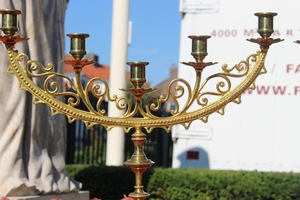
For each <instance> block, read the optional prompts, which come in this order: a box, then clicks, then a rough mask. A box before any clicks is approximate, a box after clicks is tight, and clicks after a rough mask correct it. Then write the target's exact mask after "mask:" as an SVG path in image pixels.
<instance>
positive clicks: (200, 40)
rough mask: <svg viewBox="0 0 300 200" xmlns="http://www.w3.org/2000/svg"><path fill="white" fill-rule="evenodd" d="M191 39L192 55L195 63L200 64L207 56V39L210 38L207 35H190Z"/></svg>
mask: <svg viewBox="0 0 300 200" xmlns="http://www.w3.org/2000/svg"><path fill="white" fill-rule="evenodd" d="M189 38H190V39H192V53H191V55H192V56H193V57H194V59H195V60H196V62H197V63H200V62H202V61H203V60H204V58H205V57H206V56H207V54H208V53H207V39H208V38H210V36H208V35H191V36H189Z"/></svg>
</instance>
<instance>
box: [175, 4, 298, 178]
mask: <svg viewBox="0 0 300 200" xmlns="http://www.w3.org/2000/svg"><path fill="white" fill-rule="evenodd" d="M183 1H184V0H183ZM185 2H188V0H185ZM192 2H193V3H194V5H195V7H197V9H196V10H195V9H194V10H193V9H187V11H188V12H190V13H186V14H185V15H184V17H183V19H182V28H181V43H180V45H181V46H180V61H184V62H189V61H194V60H193V58H192V57H191V56H190V52H191V40H190V39H189V38H187V36H188V35H193V34H194V35H212V38H210V39H209V40H208V56H207V57H206V58H205V60H204V61H206V62H218V63H219V64H217V65H214V66H211V67H209V68H207V69H205V72H204V73H203V78H205V77H207V75H210V74H212V73H215V72H220V71H221V65H222V64H224V63H227V64H228V65H230V66H232V65H234V64H235V63H236V62H238V61H241V60H244V59H246V57H247V56H248V55H250V54H252V53H255V52H256V50H259V46H258V45H257V44H255V43H251V42H247V41H246V39H249V38H257V37H260V36H259V35H258V34H257V33H256V29H257V26H258V18H257V17H256V16H254V13H256V12H261V11H268V12H276V13H278V16H276V17H274V29H275V33H274V35H273V36H272V37H273V38H282V39H284V40H285V41H283V42H281V43H278V44H274V45H272V46H271V48H270V50H269V54H268V56H267V59H266V63H265V65H266V68H267V70H268V73H267V74H266V75H261V76H259V77H258V79H257V81H256V85H257V89H256V90H254V91H252V94H251V95H250V94H245V95H243V96H242V103H241V104H240V105H237V104H234V103H230V104H228V105H227V106H226V108H225V115H224V116H221V115H219V114H212V115H211V116H210V117H209V121H208V123H205V124H204V123H203V122H201V121H195V122H193V123H192V126H191V128H190V130H189V131H186V130H185V129H184V128H183V127H182V126H176V127H174V129H173V131H172V134H173V137H174V138H176V142H175V143H174V156H173V167H174V168H178V167H201V166H203V163H207V165H206V166H208V168H210V169H235V170H238V169H246V170H261V171H295V172H300V122H299V120H300V76H299V75H300V45H299V44H296V43H294V42H293V41H295V40H298V39H300V12H299V6H300V1H299V0H286V1H281V0H273V1H270V0H251V1H250V0H243V1H241V0H219V1H216V2H217V4H216V5H217V7H215V9H212V10H211V12H210V10H206V11H205V12H204V11H201V10H199V8H201V2H202V3H205V2H206V1H199V0H193V1H192ZM197 2H198V4H197ZM199 3H200V4H199ZM182 5H183V3H182V2H181V9H183V8H182ZM199 5H200V6H199ZM202 5H204V4H202ZM251 30H253V32H254V33H255V34H254V35H251V34H249V33H251ZM214 33H216V35H215V36H214ZM298 66H299V68H298V70H297V67H298ZM194 76H195V75H194V70H193V69H192V68H191V67H187V66H185V65H182V64H180V65H179V72H178V77H182V78H185V79H186V80H191V82H193V80H195V79H194ZM191 85H193V84H191ZM262 87H265V88H269V91H268V92H267V93H266V94H265V93H264V92H262ZM279 87H281V91H280V92H279V91H278V89H279ZM273 88H274V89H275V90H273ZM276 91H277V94H276ZM259 92H261V94H258V93H259ZM182 103H183V102H182ZM203 130H204V131H203ZM191 133H193V134H194V133H196V136H195V134H194V135H193V136H191V138H190V139H188V138H189V137H188V135H189V134H191ZM197 133H199V134H198V136H197ZM191 149H194V150H195V151H197V150H199V152H200V158H199V160H188V159H186V151H188V150H191ZM201 152H202V153H201ZM201 163H202V164H201Z"/></svg>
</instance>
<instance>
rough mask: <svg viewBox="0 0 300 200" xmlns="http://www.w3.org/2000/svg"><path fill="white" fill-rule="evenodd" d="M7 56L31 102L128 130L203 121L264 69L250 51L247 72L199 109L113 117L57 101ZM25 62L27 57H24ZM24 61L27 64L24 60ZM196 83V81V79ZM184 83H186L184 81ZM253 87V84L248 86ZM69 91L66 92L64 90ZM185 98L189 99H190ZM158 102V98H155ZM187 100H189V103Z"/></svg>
mask: <svg viewBox="0 0 300 200" xmlns="http://www.w3.org/2000/svg"><path fill="white" fill-rule="evenodd" d="M7 52H8V56H9V60H10V66H9V68H8V71H9V72H11V73H13V74H14V75H16V77H17V78H18V79H19V81H20V86H21V87H20V88H21V89H25V90H28V91H29V92H30V93H32V94H33V96H34V97H35V103H45V104H47V105H49V107H50V108H51V110H52V114H58V113H62V114H65V115H66V116H68V118H69V121H70V122H72V121H73V120H75V119H80V120H82V121H84V122H85V124H86V125H87V127H91V126H93V125H95V124H101V125H103V126H105V127H106V128H112V127H115V126H118V127H123V128H124V129H125V130H129V129H130V128H132V127H137V126H139V127H145V128H146V129H147V130H149V131H150V130H151V129H152V128H154V127H162V128H165V129H166V130H170V127H171V126H172V125H174V124H182V125H183V126H184V127H185V128H188V127H189V124H190V123H191V122H192V121H194V120H197V119H201V120H203V121H207V118H208V116H209V115H210V114H212V113H214V112H216V111H217V112H219V111H220V110H222V109H224V107H225V106H226V105H227V104H228V103H229V102H236V103H239V102H240V97H241V94H242V93H243V92H244V91H245V90H246V89H248V88H249V87H250V86H251V85H252V86H253V85H254V82H255V79H256V77H257V76H258V75H260V74H262V73H266V69H265V67H264V60H265V57H266V54H267V52H258V53H257V54H254V55H251V56H250V57H249V58H248V59H247V60H246V61H245V63H246V65H245V66H243V67H245V68H247V69H248V68H249V67H250V65H249V59H250V58H252V59H253V60H254V61H255V65H254V67H253V68H252V70H251V71H250V70H247V73H245V74H243V76H245V77H246V76H247V77H246V78H245V80H244V81H242V82H241V83H240V84H239V85H238V86H237V87H236V88H234V89H232V90H230V87H229V88H228V89H227V92H223V93H220V94H219V96H220V98H219V99H218V100H216V101H215V102H212V103H210V104H207V105H206V106H204V107H201V108H200V109H197V110H195V111H191V112H186V110H185V108H184V112H178V113H176V114H174V115H172V116H170V117H164V118H159V119H157V118H153V119H150V118H148V117H147V118H134V117H129V118H113V117H107V116H104V115H101V114H97V113H95V112H88V111H82V110H80V109H77V108H75V107H73V106H72V105H70V104H66V103H64V102H61V101H59V100H58V99H56V98H55V93H50V92H48V91H46V90H43V89H42V88H40V87H38V86H36V85H35V84H34V83H33V82H32V80H31V78H32V77H30V76H29V73H28V71H27V70H28V68H30V67H25V69H23V68H22V67H21V65H20V63H19V62H20V61H21V60H23V59H22V57H23V55H22V54H19V53H17V52H16V51H14V50H11V49H8V50H7ZM28 62H29V61H28ZM28 62H27V64H28ZM48 73H49V74H48V76H50V75H51V76H53V75H55V76H58V74H57V73H54V72H51V73H50V72H48ZM221 75H222V76H225V77H230V76H234V75H233V74H231V73H228V72H222V73H219V74H215V75H212V76H211V77H220V76H221ZM196 83H197V84H199V81H197V82H196ZM187 84H188V83H187ZM195 87H196V88H202V87H199V86H195ZM252 89H254V87H252ZM193 93H195V94H198V97H200V96H201V91H200V90H197V91H193ZM67 94H69V93H67ZM195 94H193V95H192V96H193V98H191V99H192V100H193V101H194V100H195V99H196V98H195V97H196V95H195ZM82 95H86V94H80V96H82ZM191 99H189V101H191ZM157 101H158V102H160V101H161V100H160V99H158V100H157ZM189 104H190V103H189Z"/></svg>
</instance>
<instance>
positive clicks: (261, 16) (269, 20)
mask: <svg viewBox="0 0 300 200" xmlns="http://www.w3.org/2000/svg"><path fill="white" fill-rule="evenodd" d="M254 15H255V16H257V17H258V30H257V32H258V33H259V34H260V36H261V37H262V38H264V39H267V38H269V37H270V36H271V35H272V33H273V32H274V30H273V17H274V16H276V15H277V13H273V12H259V13H255V14H254Z"/></svg>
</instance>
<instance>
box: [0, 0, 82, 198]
mask: <svg viewBox="0 0 300 200" xmlns="http://www.w3.org/2000/svg"><path fill="white" fill-rule="evenodd" d="M66 7H67V0H26V1H25V0H1V2H0V9H6V8H11V9H17V10H21V11H22V14H21V15H19V16H18V23H19V29H20V33H19V34H20V35H23V36H27V37H28V38H30V39H29V40H28V41H25V42H20V43H18V44H17V45H16V48H17V49H18V50H19V52H24V53H26V54H27V55H28V56H29V57H30V59H32V60H39V61H40V62H41V63H42V64H43V65H45V66H47V64H48V63H53V64H54V66H55V67H56V70H57V71H58V72H60V73H63V66H62V64H61V63H60V62H59V61H60V60H62V59H63V58H64V19H65V12H66ZM7 67H8V59H7V53H6V49H5V47H4V45H3V44H2V45H1V44H0V114H1V116H0V197H6V196H26V195H33V194H49V193H66V192H70V191H77V190H79V189H80V188H81V184H80V183H78V182H76V181H74V180H72V179H71V178H69V177H68V176H67V175H66V172H65V147H66V134H65V129H66V126H65V116H63V115H56V116H52V115H51V114H50V109H49V107H48V106H47V105H45V104H38V105H33V104H32V99H33V98H32V95H31V94H30V93H28V92H26V91H20V90H18V80H17V78H16V77H15V76H14V75H12V74H9V73H7V72H6V70H7ZM37 84H39V83H37Z"/></svg>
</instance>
